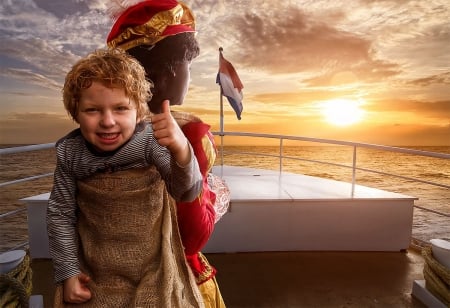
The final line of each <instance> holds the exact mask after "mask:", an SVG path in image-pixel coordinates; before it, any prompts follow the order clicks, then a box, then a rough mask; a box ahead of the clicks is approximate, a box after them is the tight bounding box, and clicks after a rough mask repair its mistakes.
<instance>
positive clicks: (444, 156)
mask: <svg viewBox="0 0 450 308" xmlns="http://www.w3.org/2000/svg"><path fill="white" fill-rule="evenodd" d="M213 134H214V135H215V136H218V137H219V138H220V143H219V153H220V163H219V164H220V165H223V164H224V154H226V153H228V152H227V151H226V150H225V149H224V146H225V143H224V138H225V137H249V138H265V139H272V140H277V143H278V155H273V154H268V153H254V152H245V151H240V152H239V154H244V155H245V154H247V155H253V156H255V155H256V156H265V157H274V158H277V159H278V164H279V172H280V174H281V173H282V172H283V165H284V161H285V160H299V161H308V162H312V163H318V164H325V165H329V166H337V167H342V168H348V169H351V173H352V194H353V193H354V189H355V185H356V171H364V172H371V173H375V174H381V175H388V176H393V177H397V178H401V179H405V180H408V181H413V182H420V183H425V184H428V185H433V186H437V187H441V188H446V189H450V186H449V185H446V184H442V183H435V182H432V181H425V180H421V179H417V178H413V177H407V176H403V175H398V174H393V173H388V172H382V171H379V170H372V169H368V168H362V167H358V166H357V159H356V156H357V149H358V148H370V149H376V150H382V151H391V152H396V153H405V154H412V155H419V156H424V157H433V158H438V159H444V160H450V154H446V153H437V152H428V151H422V150H416V149H408V148H400V147H391V146H384V145H376V144H367V143H358V142H349V141H339V140H331V139H321V138H310V137H300V136H288V135H274V134H258V133H245V132H213ZM287 141H305V142H312V143H318V144H321V145H340V146H349V147H351V148H353V156H352V163H351V165H345V164H339V163H333V162H326V161H319V160H313V159H306V158H299V157H292V156H288V155H284V152H283V150H284V148H285V143H286V142H287ZM54 146H55V143H45V144H36V145H27V146H19V147H9V148H2V149H0V156H2V155H8V154H15V153H22V152H28V151H39V150H46V149H52V148H54ZM52 175H53V173H44V174H39V175H32V176H29V177H25V178H21V179H15V180H12V181H7V182H3V183H0V187H5V186H10V185H13V184H17V183H22V182H27V181H31V180H35V179H39V178H43V177H48V176H52ZM25 197H28V196H24V198H25ZM415 207H416V208H419V209H421V210H424V211H427V212H431V213H434V214H437V215H440V216H444V217H450V215H449V214H447V213H444V212H441V211H436V210H433V209H429V208H426V207H421V206H417V205H415ZM24 211H26V207H25V205H24V206H23V208H18V209H15V210H12V211H9V212H6V213H0V221H2V223H1V224H2V225H4V223H3V221H4V220H5V219H9V218H10V217H13V216H15V215H18V214H21V213H23V212H24ZM26 246H27V242H24V243H20V244H18V245H16V246H15V247H12V248H9V249H8V250H12V249H17V248H19V247H26Z"/></svg>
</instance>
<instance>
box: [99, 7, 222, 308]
mask: <svg viewBox="0 0 450 308" xmlns="http://www.w3.org/2000/svg"><path fill="white" fill-rule="evenodd" d="M119 2H120V1H119ZM130 2H131V3H130ZM114 3H115V4H114V5H113V6H111V7H110V14H111V15H112V17H113V18H114V20H115V23H114V25H113V27H112V29H111V31H110V33H109V35H108V38H107V44H108V46H109V47H110V48H121V49H124V50H126V51H127V52H128V53H129V54H130V55H132V56H134V57H135V58H136V59H137V60H138V61H139V62H140V63H141V64H142V65H143V66H144V68H145V70H146V73H147V76H148V77H149V79H151V80H152V81H153V83H154V89H153V90H152V92H153V96H152V98H151V100H150V101H149V102H148V106H149V108H150V111H151V112H153V113H155V114H158V113H160V112H161V107H162V102H163V101H164V100H169V101H170V105H171V106H173V105H182V104H183V102H184V99H185V96H186V94H187V91H188V86H189V82H190V65H191V61H192V60H193V59H194V58H196V57H197V56H198V55H199V52H200V48H199V45H198V42H197V40H196V38H195V35H196V33H195V19H194V16H193V14H192V12H191V10H190V9H189V8H188V7H187V6H186V5H184V4H182V3H179V2H177V1H175V0H163V1H161V0H147V1H126V2H125V1H124V3H125V4H126V5H122V6H121V5H119V4H120V3H118V2H117V1H116V2H114ZM130 5H131V6H130ZM172 115H173V116H174V118H175V119H176V120H177V122H178V124H179V125H180V127H181V128H182V130H183V132H184V134H185V135H186V137H187V138H188V140H189V142H190V143H191V145H192V147H193V149H194V153H195V155H196V157H197V160H198V162H199V166H200V170H201V173H202V175H203V190H202V193H201V196H200V197H199V198H197V199H196V200H194V201H192V202H178V203H177V208H178V211H177V213H178V225H179V229H180V233H181V238H182V241H183V244H184V247H185V254H186V258H187V260H188V262H189V264H190V266H191V269H192V271H193V273H194V275H195V277H196V279H197V284H198V286H199V289H200V292H201V293H202V296H203V299H204V301H205V306H206V307H225V304H224V301H223V299H222V296H221V293H220V290H219V287H218V284H217V280H216V278H215V275H216V269H215V268H214V267H213V266H211V265H210V264H209V262H208V260H207V259H206V257H205V256H204V255H203V254H202V253H201V249H202V248H203V247H204V245H205V244H206V242H207V241H208V239H209V237H210V235H211V233H212V232H213V229H214V224H215V222H217V221H218V220H219V219H220V217H221V216H222V215H223V214H224V213H225V212H226V211H227V208H228V205H229V201H230V192H229V190H228V188H227V186H226V185H225V183H224V181H223V180H222V179H221V178H220V177H217V176H215V175H213V174H212V173H211V168H212V167H213V165H214V161H215V158H216V155H217V149H216V146H215V143H214V138H213V135H212V134H211V132H210V130H209V129H210V126H209V125H207V124H206V123H204V122H202V121H201V119H199V118H198V117H196V116H194V115H192V114H189V113H186V112H174V111H172Z"/></svg>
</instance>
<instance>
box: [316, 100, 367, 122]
mask: <svg viewBox="0 0 450 308" xmlns="http://www.w3.org/2000/svg"><path fill="white" fill-rule="evenodd" d="M362 104H363V102H362V101H361V100H351V99H333V100H329V101H326V102H324V103H322V105H321V108H322V114H323V115H324V117H325V119H326V121H327V122H328V123H330V124H333V125H337V126H348V125H352V124H355V123H358V122H360V121H361V120H362V118H363V116H364V110H363V109H361V108H360V107H361V105H362Z"/></svg>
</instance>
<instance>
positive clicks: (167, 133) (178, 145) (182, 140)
mask: <svg viewBox="0 0 450 308" xmlns="http://www.w3.org/2000/svg"><path fill="white" fill-rule="evenodd" d="M151 120H152V126H153V135H154V136H155V138H156V140H158V143H159V144H160V145H162V146H165V147H167V148H168V149H169V151H170V152H171V153H172V156H173V157H174V158H175V160H176V161H177V163H178V164H179V165H181V166H185V165H186V164H187V163H189V161H190V159H191V157H190V151H189V146H188V141H187V139H186V137H185V136H184V134H183V131H182V130H181V128H180V127H179V126H178V124H177V122H176V121H175V119H174V118H173V117H172V114H171V113H170V104H169V101H168V100H165V101H164V102H163V103H162V107H161V113H159V114H155V115H153V116H152V118H151Z"/></svg>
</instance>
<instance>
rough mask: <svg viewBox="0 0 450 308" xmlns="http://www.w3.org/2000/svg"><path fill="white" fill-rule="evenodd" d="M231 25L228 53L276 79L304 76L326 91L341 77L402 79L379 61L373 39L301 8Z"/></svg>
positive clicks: (248, 16) (246, 17) (238, 18)
mask: <svg viewBox="0 0 450 308" xmlns="http://www.w3.org/2000/svg"><path fill="white" fill-rule="evenodd" d="M228 24H229V25H230V27H231V31H228V32H227V39H228V41H229V44H228V45H229V46H230V47H229V48H230V49H229V50H230V52H232V54H233V58H236V59H239V64H240V65H241V66H244V67H255V68H258V69H260V70H264V71H267V72H270V73H272V74H287V73H298V72H305V73H306V74H310V75H311V74H312V75H313V76H314V77H313V78H309V79H306V82H308V83H309V84H310V85H312V86H317V85H328V84H330V82H331V79H332V77H333V76H334V75H335V74H337V73H339V72H343V71H346V72H348V71H350V72H352V73H353V74H354V75H355V76H357V79H358V80H363V81H366V82H373V81H379V80H380V79H384V78H387V77H390V76H394V75H396V74H398V73H399V67H398V66H397V64H395V63H394V62H389V61H386V60H381V59H377V58H376V54H375V52H374V50H373V48H372V42H371V41H370V40H369V39H367V38H364V37H362V36H360V35H357V34H355V33H352V32H349V31H345V30H341V29H339V28H337V27H334V26H332V25H330V24H329V23H327V22H325V21H322V20H319V19H317V18H316V17H315V16H314V15H311V14H308V13H306V12H305V11H304V10H302V9H301V8H299V7H292V6H279V7H276V6H274V8H273V9H272V10H271V11H257V12H247V13H245V14H242V15H234V16H232V17H231V18H230V20H229V21H228ZM224 35H225V34H222V36H224ZM231 45H235V46H234V47H232V46H231ZM227 47H228V46H227ZM236 47H237V48H236ZM225 51H226V49H225Z"/></svg>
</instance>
